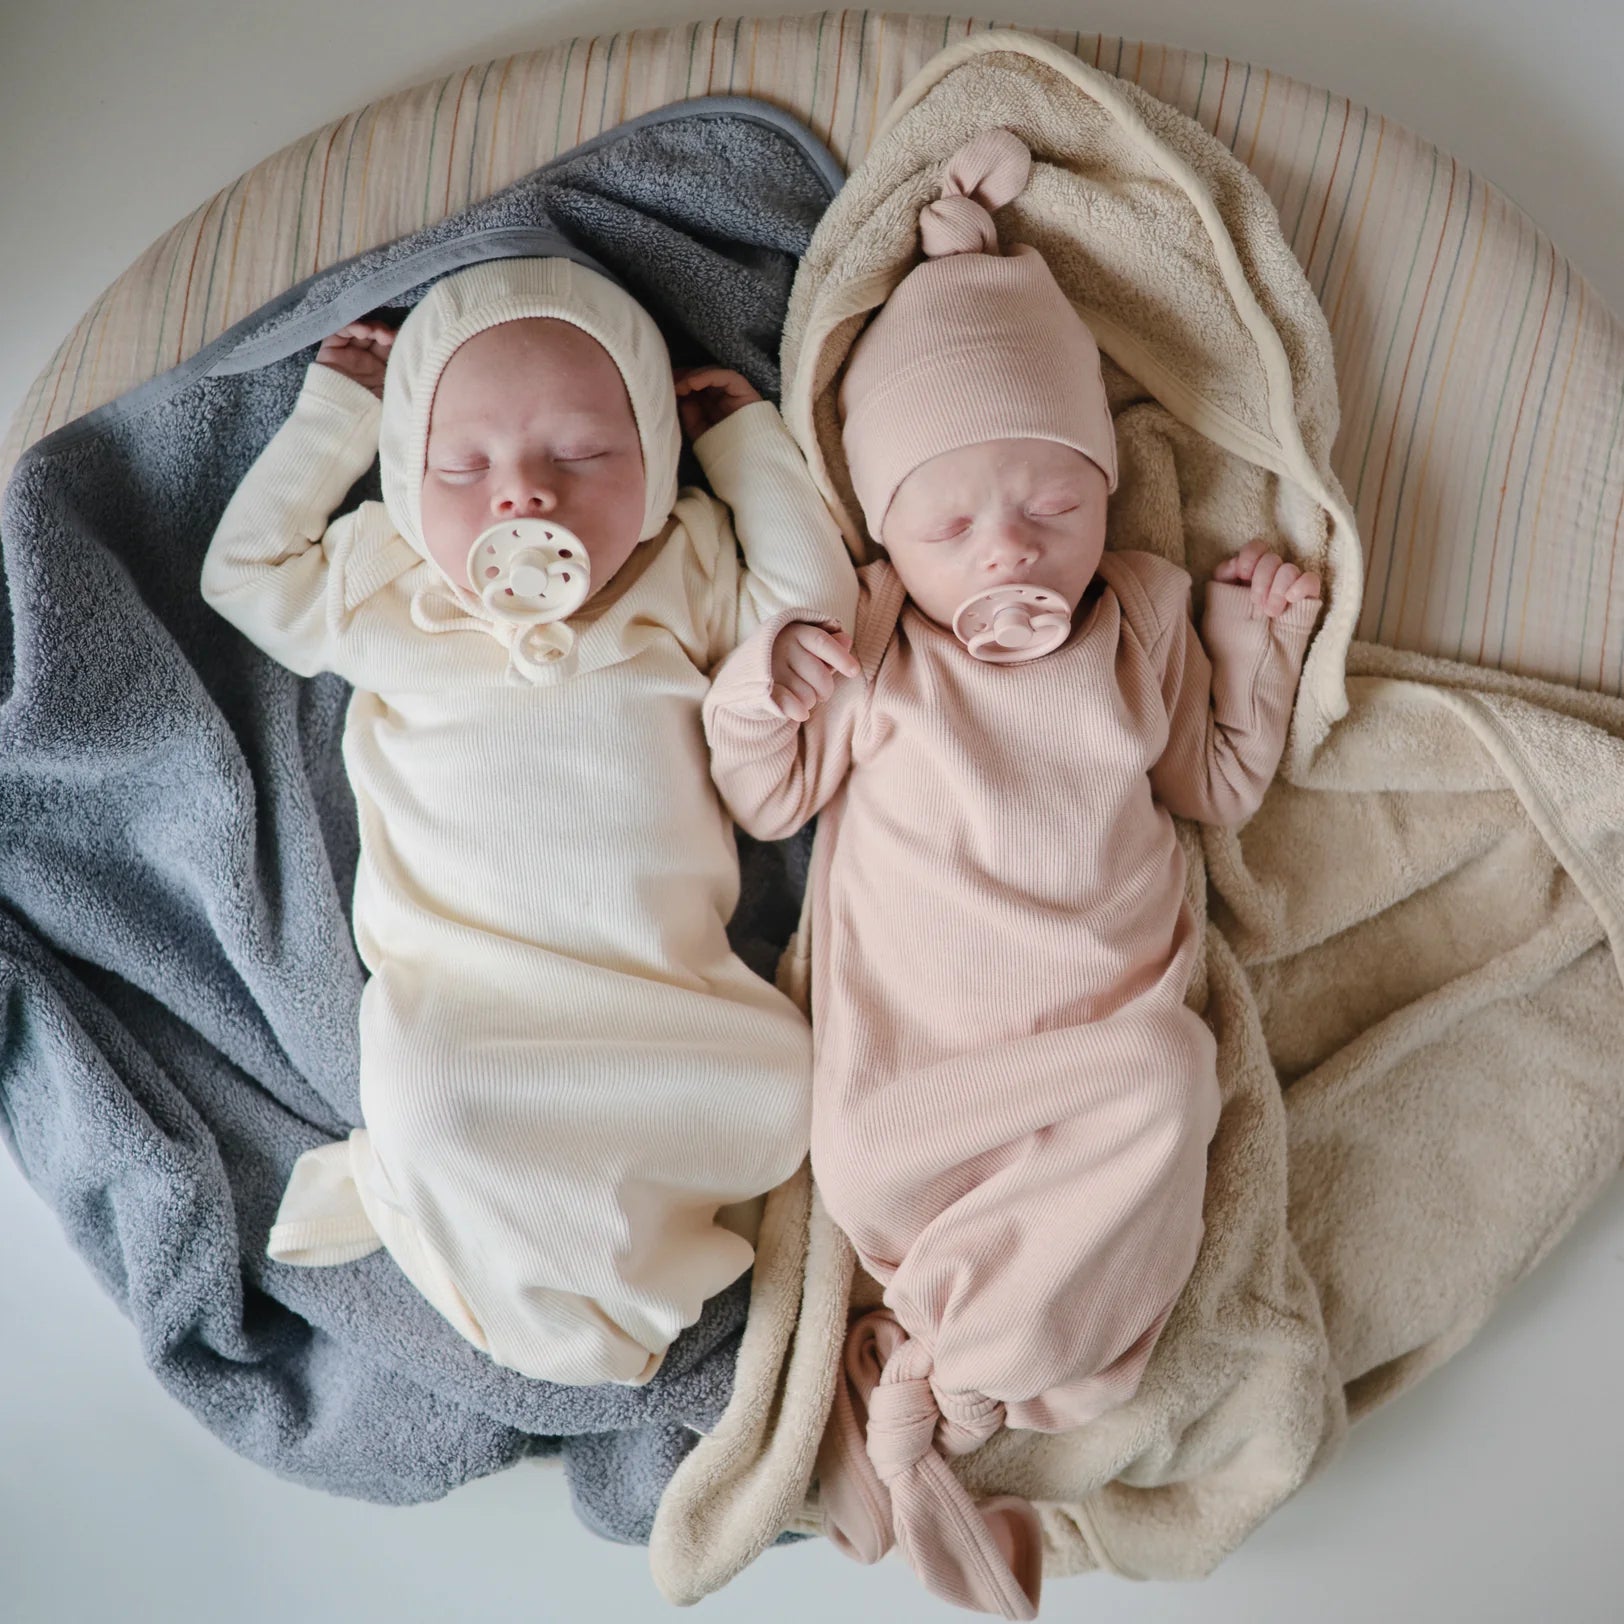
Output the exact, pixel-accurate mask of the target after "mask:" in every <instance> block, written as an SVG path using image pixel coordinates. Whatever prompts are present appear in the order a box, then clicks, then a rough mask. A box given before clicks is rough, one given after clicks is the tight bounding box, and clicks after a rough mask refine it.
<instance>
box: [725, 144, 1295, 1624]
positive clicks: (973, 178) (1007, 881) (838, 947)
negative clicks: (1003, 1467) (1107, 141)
mask: <svg viewBox="0 0 1624 1624" xmlns="http://www.w3.org/2000/svg"><path fill="white" fill-rule="evenodd" d="M1029 169H1030V157H1029V155H1028V153H1027V151H1026V149H1025V147H1024V146H1023V145H1022V144H1021V143H1020V142H1019V141H1018V140H1017V139H1016V138H1015V137H1014V136H1012V135H1010V134H1008V133H1007V132H1005V131H994V132H991V133H990V134H988V135H985V136H982V137H980V138H978V139H977V140H976V141H974V142H972V143H971V144H970V146H968V147H967V148H965V149H964V150H962V151H961V152H960V153H959V155H958V156H957V157H956V158H955V159H954V160H953V162H952V163H951V164H950V165H949V167H948V177H947V185H946V188H945V192H944V196H943V197H942V198H941V199H940V200H939V201H937V202H936V203H933V204H931V205H929V206H928V207H927V208H926V209H925V210H924V212H923V214H922V216H921V231H922V236H923V242H924V252H925V255H926V256H927V257H926V259H925V261H924V263H923V264H921V265H919V266H917V267H916V268H915V269H914V270H913V271H912V272H910V273H909V275H908V276H907V277H906V279H905V280H904V281H903V282H902V283H901V284H900V286H899V287H898V288H897V289H896V291H895V292H894V293H893V294H892V295H891V297H890V299H889V301H888V302H887V304H886V305H885V306H884V307H883V308H882V309H881V310H880V312H879V313H878V314H877V315H876V316H875V317H874V319H873V321H872V322H871V323H870V325H869V327H868V328H867V330H866V331H865V332H864V333H863V334H862V336H861V337H860V338H859V340H858V342H857V344H856V345H855V347H854V349H853V352H852V355H851V357H850V361H849V365H848V368H847V371H846V373H845V376H844V379H843V381H842V385H841V393H840V410H841V418H842V438H843V444H844V447H845V451H846V455H847V460H848V463H849V467H850V472H851V479H852V484H853V487H854V489H855V492H856V494H857V497H858V500H859V502H860V503H861V506H862V510H863V514H864V516H865V519H866V522H867V528H868V532H869V535H870V536H871V537H873V538H874V539H875V540H876V541H877V542H879V543H881V544H882V545H883V547H884V550H885V555H886V556H885V558H884V559H882V560H880V561H877V562H874V563H871V564H869V565H867V566H866V567H865V568H864V569H862V570H861V571H860V572H859V578H860V582H861V597H860V600H859V607H858V612H857V619H856V626H855V635H854V638H848V637H846V636H845V635H843V634H842V632H841V631H840V629H839V628H838V627H836V626H834V625H833V623H832V622H826V621H820V617H819V616H818V615H817V614H816V613H815V612H809V613H807V614H804V615H803V614H797V613H794V612H790V613H785V614H780V615H778V616H775V617H774V618H773V619H771V620H769V621H768V622H767V623H766V624H764V625H763V626H762V627H761V628H760V629H759V630H758V631H757V632H756V633H755V634H754V635H753V636H752V637H751V638H749V639H748V640H747V641H746V642H745V643H744V644H743V645H742V646H741V647H740V648H739V650H738V651H737V652H736V653H735V654H734V655H733V656H732V657H731V658H730V659H729V660H728V661H727V662H726V664H725V665H724V666H723V667H722V669H721V671H720V672H719V673H718V676H717V680H716V683H715V686H714V688H713V689H712V692H711V695H710V698H709V699H708V700H707V702H706V706H705V724H706V730H707V734H708V737H709V740H710V744H711V749H712V770H713V772H714V774H715V777H716V781H717V784H718V786H719V787H720V789H721V791H722V795H723V798H724V800H725V801H726V802H727V804H728V806H729V807H730V808H731V810H732V811H733V814H734V816H735V817H736V818H737V820H738V821H739V823H740V824H741V825H742V826H743V827H744V828H746V829H748V830H750V831H751V832H752V833H753V834H756V835H758V836H761V837H766V838H773V837H779V836H784V835H788V834H789V833H791V832H792V831H793V830H795V829H796V828H798V827H799V826H800V825H801V824H802V823H803V822H804V821H805V820H806V819H808V818H809V817H811V816H812V815H813V814H814V813H817V812H819V811H820V810H821V811H822V822H821V825H820V830H819V841H818V845H817V848H816V855H815V859H814V864H813V871H812V876H811V880H810V884H811V886H812V937H811V941H812V1007H813V1022H812V1027H813V1038H814V1070H813V1106H812V1162H813V1173H814V1176H815V1178H816V1180H817V1182H818V1185H819V1187H820V1189H821V1191H822V1195H823V1199H824V1201H825V1203H826V1205H827V1207H828V1210H829V1212H830V1214H831V1215H832V1216H833V1218H834V1219H835V1221H836V1222H837V1223H838V1224H839V1225H840V1227H841V1228H842V1229H843V1230H844V1231H845V1232H846V1234H847V1235H848V1236H849V1237H850V1238H851V1240H852V1243H853V1245H854V1246H855V1247H856V1250H857V1252H858V1255H859V1256H860V1257H861V1259H862V1262H863V1265H864V1267H865V1268H866V1269H867V1270H868V1271H869V1272H870V1273H871V1274H872V1275H873V1276H874V1277H875V1278H876V1279H877V1280H878V1281H880V1282H881V1283H882V1284H883V1285H884V1288H885V1296H884V1300H885V1304H886V1308H887V1309H888V1310H889V1313H888V1314H887V1313H884V1312H883V1311H882V1313H881V1314H880V1315H879V1316H878V1317H876V1316H870V1317H869V1319H868V1320H866V1321H861V1322H859V1324H858V1325H857V1326H856V1327H854V1329H853V1333H852V1338H853V1339H852V1342H851V1344H850V1345H849V1346H848V1352H847V1366H848V1371H849V1372H851V1373H852V1374H853V1375H854V1376H860V1373H861V1372H862V1371H863V1370H865V1369H866V1370H867V1378H866V1379H860V1380H858V1381H857V1386H858V1391H857V1393H856V1394H855V1396H854V1395H853V1394H852V1393H849V1392H845V1391H842V1392H840V1393H839V1394H838V1395H837V1400H836V1414H835V1416H834V1418H833V1421H832V1423H831V1428H830V1431H829V1433H828V1434H827V1437H826V1443H825V1447H824V1450H823V1452H822V1455H821V1457H820V1464H819V1475H820V1478H821V1494H822V1501H823V1505H824V1510H825V1514H826V1517H827V1520H828V1523H829V1526H830V1531H831V1533H832V1534H833V1535H834V1537H835V1538H836V1539H837V1541H838V1542H840V1543H841V1544H843V1545H844V1546H845V1547H846V1548H847V1549H848V1550H850V1551H852V1552H853V1553H854V1554H862V1555H864V1556H865V1557H866V1558H868V1559H872V1558H873V1557H874V1556H877V1555H878V1554H880V1552H881V1551H883V1549H884V1548H885V1546H886V1545H888V1544H889V1543H890V1540H891V1537H892V1535H893V1533H894V1534H895V1536H896V1537H897V1538H898V1539H900V1540H901V1541H902V1543H903V1544H904V1545H905V1547H906V1548H907V1550H908V1554H909V1556H910V1559H911V1560H912V1561H913V1562H914V1564H915V1566H916V1567H918V1568H919V1569H920V1571H921V1572H922V1574H924V1576H925V1577H926V1579H927V1582H929V1583H931V1584H932V1587H933V1588H936V1589H938V1590H939V1591H940V1592H941V1593H942V1594H944V1595H950V1596H952V1597H953V1598H954V1599H956V1600H960V1601H964V1600H967V1599H968V1600H970V1601H971V1602H972V1604H974V1605H979V1606H987V1607H990V1608H993V1609H994V1610H1009V1611H1008V1616H1011V1617H1020V1616H1027V1617H1029V1616H1031V1613H1030V1610H1029V1609H1030V1604H1031V1603H1032V1602H1035V1598H1036V1590H1037V1579H1038V1563H1039V1555H1038V1552H1039V1535H1038V1530H1037V1525H1036V1520H1035V1517H1034V1516H1033V1514H1032V1510H1031V1507H1030V1506H1027V1505H1026V1504H1025V1502H1021V1501H1015V1502H1012V1503H1005V1504H1003V1505H1001V1506H992V1505H990V1504H989V1505H988V1506H984V1507H983V1508H982V1516H981V1517H980V1518H979V1519H978V1518H977V1517H976V1516H975V1514H974V1512H973V1511H970V1509H969V1503H968V1501H963V1502H961V1509H962V1510H963V1511H966V1512H969V1515H968V1516H960V1515H958V1514H957V1513H955V1511H954V1510H953V1507H952V1506H951V1505H950V1504H949V1503H948V1502H950V1501H951V1500H952V1499H953V1497H954V1495H955V1494H957V1495H962V1494H963V1491H962V1490H960V1489H958V1488H957V1486H956V1484H955V1481H954V1479H953V1478H952V1477H951V1475H950V1474H948V1473H947V1472H945V1470H940V1469H939V1468H940V1462H939V1461H937V1462H935V1463H934V1465H932V1463H931V1462H930V1461H929V1460H926V1459H925V1458H924V1456H925V1454H926V1453H928V1452H929V1451H930V1450H931V1448H932V1444H931V1440H932V1437H933V1434H934V1437H935V1443H936V1447H938V1448H940V1449H942V1450H945V1451H946V1452H948V1453H952V1452H957V1451H962V1450H965V1449H969V1448H973V1447H975V1446H976V1445H977V1444H979V1443H981V1442H982V1441H984V1440H985V1439H986V1438H987V1437H988V1436H989V1435H990V1433H991V1432H992V1431H993V1430H995V1429H996V1428H997V1427H998V1426H999V1425H1000V1424H1001V1423H1007V1424H1008V1425H1010V1426H1012V1427H1023V1428H1031V1429H1036V1430H1041V1431H1054V1430H1059V1429H1063V1428H1069V1427H1076V1426H1080V1425H1082V1424H1083V1423H1085V1422H1088V1421H1090V1420H1092V1419H1094V1418H1095V1417H1097V1416H1099V1415H1100V1414H1101V1413H1102V1412H1104V1411H1106V1410H1107V1409H1109V1408H1111V1407H1113V1406H1115V1405H1119V1404H1121V1403H1122V1402H1123V1401H1125V1400H1126V1399H1128V1398H1129V1397H1131V1396H1132V1395H1133V1393H1134V1391H1135V1389H1136V1387H1137V1385H1138V1383H1139V1380H1140V1377H1141V1375H1142V1373H1143V1372H1144V1370H1145V1367H1146V1364H1147V1362H1148V1360H1149V1359H1150V1356H1151V1353H1152V1350H1153V1349H1154V1347H1155V1344H1156V1341H1157V1338H1158V1336H1159V1334H1160V1332H1161V1330H1162V1327H1163V1326H1164V1324H1165V1323H1166V1321H1167V1318H1168V1315H1169V1313H1170V1312H1171V1310H1172V1308H1173V1304H1174V1302H1175V1300H1176V1299H1177V1297H1178V1295H1179V1293H1180V1291H1181V1289H1182V1287H1183V1285H1184V1283H1185V1281H1186V1279H1187V1278H1188V1276H1189V1273H1190V1270H1191V1268H1192V1267H1193V1265H1194V1262H1195V1257H1196V1252H1197V1248H1198V1246H1199V1243H1200V1240H1201V1235H1202V1216H1201V1214H1202V1196H1203V1189H1204V1181H1205V1172H1206V1150H1207V1144H1208V1141H1209V1140H1210V1139H1211V1137H1212V1134H1213V1132H1214V1129H1215V1126H1216V1124H1217V1120H1218V1108H1219V1092H1218V1080H1217V1075H1216V1050H1215V1044H1214V1041H1213V1037H1212V1034H1211V1032H1210V1031H1209V1030H1208V1028H1207V1027H1206V1026H1205V1025H1204V1024H1203V1022H1202V1021H1201V1020H1200V1018H1199V1017H1198V1016H1197V1015H1196V1014H1195V1013H1194V1012H1193V1011H1192V1010H1191V1009H1189V1008H1188V1007H1187V1006H1186V1003H1185V997H1186V994H1187V992H1188V990H1189V986H1190V981H1191V976H1192V972H1193V970H1194V967H1195V964H1196V957H1197V953H1198V951H1199V948H1200V941H1199V938H1198V935H1197V931H1196V926H1195V921H1194V919H1193V917H1192V914H1191V911H1190V908H1189V906H1188V905H1187V903H1186V901H1185V895H1184V892H1185V864H1184V859H1183V856H1182V854H1181V851H1180V848H1179V846H1178V843H1177V841H1176V839H1175V835H1174V827H1173V819H1174V818H1175V817H1182V818H1194V819H1200V820H1203V821H1205V822H1209V823H1218V824H1230V825H1233V824H1238V823H1240V822H1242V821H1244V820H1245V819H1246V818H1247V817H1248V816H1249V814H1250V813H1251V812H1252V811H1253V810H1254V809H1255V808H1256V807H1257V805H1258V803H1259V800H1260V798H1261V797H1262V795H1263V792H1264V790H1265V788H1266V787H1267V785H1268V783H1269V781H1270V779H1271V777H1272V776H1273V773H1274V771H1275V768H1276V766H1277V765H1278V762H1279V758H1280V755H1281V753H1282V750H1283V748H1284V743H1285V736H1286V730H1287V726H1288V723H1289V720H1290V715H1291V708H1292V702H1293V697H1294V694H1295V690H1296V683H1297V678H1298V675H1299V672H1300V670H1301V666H1302V661H1303V657H1304V654H1305V651H1306V648H1307V644H1308V640H1309V636H1310V633H1311V631H1312V629H1313V626H1314V622H1315V619H1316V616H1317V615H1318V612H1319V602H1318V595H1319V581H1318V578H1317V577H1316V576H1314V575H1311V574H1303V573H1301V572H1300V571H1299V570H1298V569H1297V568H1296V567H1295V566H1294V565H1291V564H1289V563H1284V562H1282V561H1281V560H1280V559H1279V558H1278V557H1276V556H1275V555H1273V554H1271V553H1270V552H1268V551H1267V549H1266V548H1265V547H1264V545H1263V544H1262V543H1260V542H1253V543H1251V544H1249V545H1247V546H1246V547H1245V548H1244V549H1243V550H1242V551H1240V552H1239V554H1238V555H1237V556H1235V557H1234V558H1232V559H1230V560H1229V561H1227V562H1226V563H1225V564H1224V565H1222V566H1221V567H1220V568H1219V569H1218V570H1217V572H1216V575H1215V577H1214V579H1213V582H1212V584H1210V585H1209V586H1208V588H1207V591H1206V601H1205V610H1204V614H1203V617H1202V631H1201V633H1200V635H1198V634H1197V631H1196V627H1195V625H1194V623H1193V622H1192V620H1191V615H1190V598H1191V589H1192V582H1191V578H1190V576H1189V575H1188V574H1186V573H1185V571H1184V570H1182V569H1180V568H1178V567H1177V566H1176V565H1174V564H1172V563H1169V562H1167V561H1166V560H1164V559H1162V558H1160V557H1157V556H1154V555H1152V554H1150V553H1147V552H1143V551H1131V550H1122V551H1109V552H1108V551H1105V550H1104V542H1105V535H1106V498H1107V494H1108V492H1109V491H1110V490H1111V489H1113V488H1114V486H1115V483H1116V445H1115V436H1114V432H1113V428H1112V422H1111V417H1110V413H1109V410H1108V407H1107V403H1106V398H1105V391H1104V386H1103V383H1102V380H1101V370H1100V359H1099V352H1098V349H1097V348H1096V345H1095V341H1094V339H1093V337H1092V335H1091V334H1090V333H1089V331H1088V329H1087V328H1086V326H1084V324H1083V323H1082V321H1081V320H1079V319H1078V317H1077V315H1076V314H1075V312H1074V310H1073V309H1072V307H1071V305H1070V303H1069V302H1068V300H1067V299H1066V297H1065V295H1064V294H1063V293H1062V291H1061V290H1060V288H1059V286H1058V285H1057V284H1056V282H1055V281H1054V279H1053V277H1052V275H1051V274H1050V272H1049V270H1048V268H1047V266H1046V265H1045V264H1044V262H1043V260H1042V258H1041V257H1040V256H1039V255H1038V253H1037V252H1036V251H1035V250H1033V249H1031V248H1029V247H1025V248H1019V249H1017V250H1015V251H1014V252H1013V253H1011V254H1009V255H1007V256H1001V255H999V254H998V244H997V235H996V231H995V229H994V226H993V222H992V219H991V215H990V213H989V210H990V208H992V207H996V206H999V205H1000V204H1002V203H1004V202H1007V201H1009V200H1010V199H1011V198H1013V197H1014V196H1016V195H1017V194H1018V193H1019V192H1020V191H1021V189H1022V188H1023V187H1024V185H1025V182H1026V177H1027V174H1028V172H1029ZM876 1376H877V1381H878V1384H877V1385H873V1386H872V1391H865V1390H864V1389H866V1388H868V1387H870V1386H871V1385H872V1384H873V1382H874V1379H875V1377H876ZM921 1406H923V1408H921ZM865 1410H866V1414H865ZM915 1467H920V1468H921V1469H923V1467H929V1468H930V1470H929V1472H928V1473H926V1474H925V1476H924V1477H922V1478H921V1477H916V1478H915V1479H914V1481H913V1486H912V1487H910V1488H909V1490H908V1491H907V1494H906V1495H904V1494H903V1493H902V1491H901V1490H900V1488H899V1487H898V1485H899V1484H900V1482H901V1481H902V1479H903V1478H905V1477H907V1475H908V1473H909V1472H910V1471H911V1470H913V1469H914V1468H915ZM877 1507H878V1508H884V1509H883V1510H882V1511H876V1509H875V1508H877ZM922 1507H923V1509H921V1508H922ZM876 1521H878V1522H879V1523H882V1524H883V1526H873V1525H874V1524H875V1523H876ZM893 1521H894V1523H895V1527H894V1528H893V1527H892V1526H891V1524H892V1522H893ZM966 1541H968V1542H970V1543H971V1544H979V1545H980V1547H981V1551H980V1554H979V1555H977V1554H976V1553H975V1552H972V1551H968V1550H967V1549H966V1548H965V1546H966ZM994 1572H996V1573H997V1574H998V1579H997V1583H996V1584H995V1585H993V1591H992V1592H989V1590H988V1588H987V1585H988V1583H990V1581H986V1580H985V1579H984V1577H983V1578H978V1577H977V1575H978V1574H979V1575H982V1576H985V1575H986V1574H988V1573H994ZM1011 1579H1013V1580H1014V1581H1015V1582H1014V1584H1013V1585H1012V1584H1011V1583H1010V1581H1011ZM999 1587H1001V1588H999ZM994 1592H995V1593H994Z"/></svg>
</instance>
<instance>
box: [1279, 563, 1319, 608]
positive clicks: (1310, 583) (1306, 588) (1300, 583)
mask: <svg viewBox="0 0 1624 1624" xmlns="http://www.w3.org/2000/svg"><path fill="white" fill-rule="evenodd" d="M1319 595H1320V578H1319V576H1318V575H1316V574H1315V573H1314V572H1313V571H1309V572H1308V573H1307V574H1306V575H1299V576H1298V577H1297V579H1296V580H1295V581H1293V582H1292V583H1291V589H1290V590H1289V591H1288V592H1287V593H1286V600H1287V602H1289V603H1304V602H1306V601H1307V600H1308V599H1309V598H1317V597H1318V596H1319Z"/></svg>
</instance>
